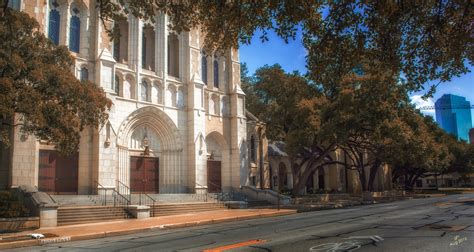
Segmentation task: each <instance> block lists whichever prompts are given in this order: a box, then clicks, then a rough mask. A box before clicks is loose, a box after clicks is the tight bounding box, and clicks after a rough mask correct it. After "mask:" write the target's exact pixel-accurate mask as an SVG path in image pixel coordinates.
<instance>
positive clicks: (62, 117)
mask: <svg viewBox="0 0 474 252" xmlns="http://www.w3.org/2000/svg"><path fill="white" fill-rule="evenodd" d="M0 14H1V15H0V69H1V70H0V123H1V126H2V127H0V144H1V145H8V144H10V141H11V138H10V133H9V132H11V129H12V128H13V127H18V128H19V129H20V130H21V132H22V133H24V134H25V135H28V134H32V135H34V136H36V137H37V138H38V139H39V140H43V141H46V142H50V143H52V144H54V145H55V146H56V148H57V149H58V150H60V151H62V152H64V153H72V152H74V151H76V150H77V147H78V144H79V139H80V132H81V131H82V130H83V129H84V128H85V127H97V126H99V125H101V124H104V123H105V121H106V120H107V112H108V110H109V108H110V106H111V101H110V100H109V99H107V98H106V97H105V94H104V92H103V91H102V89H101V88H100V87H98V86H97V85H95V84H94V83H91V82H89V81H86V82H81V81H79V80H78V79H77V78H76V77H75V76H74V74H73V72H72V71H71V69H73V67H74V60H73V58H72V56H71V55H70V53H69V51H68V49H67V48H66V47H65V46H55V45H54V44H53V43H52V42H51V41H50V40H49V39H48V38H46V37H45V36H44V35H43V33H42V32H41V31H40V29H39V24H38V23H37V22H36V20H35V19H34V18H31V17H29V16H28V15H27V14H24V13H21V12H17V11H14V10H11V9H9V8H6V9H4V10H2V11H1V13H0Z"/></svg>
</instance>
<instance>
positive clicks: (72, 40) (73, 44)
mask: <svg viewBox="0 0 474 252" xmlns="http://www.w3.org/2000/svg"><path fill="white" fill-rule="evenodd" d="M80 36H81V19H80V18H79V9H77V8H73V9H72V17H71V24H70V27H69V50H71V51H73V52H76V53H78V52H79V44H80Z"/></svg>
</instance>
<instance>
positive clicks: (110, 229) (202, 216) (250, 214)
mask: <svg viewBox="0 0 474 252" xmlns="http://www.w3.org/2000/svg"><path fill="white" fill-rule="evenodd" d="M294 213H296V210H288V209H282V210H280V211H278V210H276V209H236V210H230V209H225V210H218V211H209V212H200V213H189V214H182V215H172V216H164V217H153V218H147V219H128V220H120V221H109V222H100V223H93V224H80V225H71V226H61V227H53V228H40V229H36V230H30V231H24V232H20V233H14V234H3V235H0V250H1V249H11V248H19V247H28V246H37V245H43V244H51V243H60V242H68V241H79V240H87V239H97V238H103V237H110V236H118V235H125V234H132V233H138V232H144V231H151V230H160V229H170V228H181V227H191V226H197V225H205V224H213V223H223V222H231V221H237V220H248V219H255V218H264V217H272V216H280V215H288V214H294ZM33 233H40V234H45V235H46V238H44V239H40V240H34V239H31V238H27V237H28V236H29V235H30V234H33Z"/></svg>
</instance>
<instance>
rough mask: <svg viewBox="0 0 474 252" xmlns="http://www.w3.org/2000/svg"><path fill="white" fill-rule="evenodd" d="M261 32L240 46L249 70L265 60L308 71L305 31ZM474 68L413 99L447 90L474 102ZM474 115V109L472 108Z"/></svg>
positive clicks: (420, 102) (421, 102) (417, 101)
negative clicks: (285, 35)
mask: <svg viewBox="0 0 474 252" xmlns="http://www.w3.org/2000/svg"><path fill="white" fill-rule="evenodd" d="M260 35H261V32H256V34H255V35H254V37H253V38H252V41H251V44H250V45H241V46H240V48H239V49H240V61H241V62H245V63H247V66H248V69H249V74H253V73H254V72H255V70H256V69H257V68H259V67H261V66H263V65H265V64H267V65H273V64H276V63H278V64H280V65H281V66H282V67H283V69H285V71H287V72H292V71H295V70H298V71H300V72H301V73H306V72H307V69H306V61H305V56H306V50H305V48H304V47H303V45H302V43H301V32H298V33H297V36H296V38H295V40H290V41H289V42H288V44H287V43H285V41H284V40H283V39H281V38H279V37H278V36H277V35H276V34H275V33H273V32H272V31H269V34H268V37H269V41H266V42H263V43H262V42H261V41H260V39H259V36H260ZM470 69H471V72H470V73H468V74H466V75H464V76H461V77H457V78H454V79H453V80H452V81H451V82H449V83H442V84H440V85H439V86H438V88H437V90H436V93H435V94H434V96H433V98H429V99H428V100H426V101H425V100H422V99H421V96H422V95H423V94H424V92H423V91H422V92H417V93H414V94H412V95H411V96H412V101H413V102H414V103H415V104H417V105H418V106H434V101H436V99H438V98H439V97H441V96H442V95H443V94H454V95H460V96H464V97H466V99H467V100H468V101H470V102H471V104H473V103H474V66H471V68H470ZM424 114H425V115H430V116H433V117H434V110H432V111H424ZM471 114H472V118H473V119H474V110H471Z"/></svg>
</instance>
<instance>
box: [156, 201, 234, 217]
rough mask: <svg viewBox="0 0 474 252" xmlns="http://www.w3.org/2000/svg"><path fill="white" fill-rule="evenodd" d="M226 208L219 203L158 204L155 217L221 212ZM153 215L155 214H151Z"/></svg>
mask: <svg viewBox="0 0 474 252" xmlns="http://www.w3.org/2000/svg"><path fill="white" fill-rule="evenodd" d="M223 208H226V207H225V206H224V205H223V204H219V203H181V204H179V203H177V204H157V205H155V207H154V213H155V214H154V216H168V215H176V214H185V213H193V212H205V211H214V210H221V209H223ZM151 214H153V212H152V213H151Z"/></svg>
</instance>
